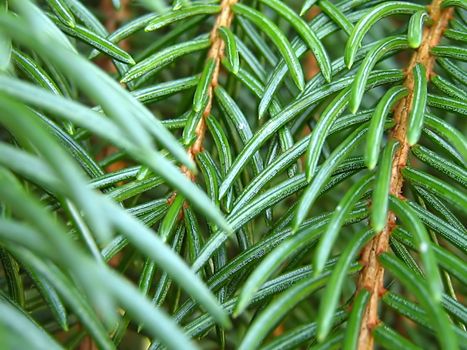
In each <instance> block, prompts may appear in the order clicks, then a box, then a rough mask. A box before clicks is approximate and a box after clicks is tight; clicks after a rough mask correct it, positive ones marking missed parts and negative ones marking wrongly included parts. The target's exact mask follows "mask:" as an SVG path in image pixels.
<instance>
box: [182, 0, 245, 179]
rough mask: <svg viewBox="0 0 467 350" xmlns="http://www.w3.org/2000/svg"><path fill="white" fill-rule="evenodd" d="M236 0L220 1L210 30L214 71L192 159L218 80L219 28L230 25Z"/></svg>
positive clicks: (199, 148) (188, 173)
mask: <svg viewBox="0 0 467 350" xmlns="http://www.w3.org/2000/svg"><path fill="white" fill-rule="evenodd" d="M237 1H238V0H222V3H221V12H220V14H219V15H218V16H217V19H216V22H215V24H214V27H213V28H212V30H211V33H210V38H211V48H210V50H209V52H208V58H212V59H213V60H214V65H215V67H214V73H213V74H212V79H211V83H210V84H209V88H208V102H207V104H206V107H205V108H204V111H203V114H202V117H201V119H200V121H199V123H198V125H197V127H196V139H195V142H194V143H193V144H192V145H191V146H190V147H189V148H188V150H187V153H188V156H189V157H190V158H191V159H192V160H194V159H195V158H196V155H197V154H198V153H200V152H201V151H202V150H203V141H204V137H205V134H206V118H208V117H209V114H211V109H212V99H213V93H214V88H215V87H216V86H217V84H218V81H219V72H220V64H221V60H222V58H223V57H224V49H225V44H224V41H223V40H222V38H221V37H220V36H219V28H221V27H227V28H229V27H230V24H231V23H232V18H233V12H232V10H231V6H232V5H234V4H235V3H236V2H237ZM181 170H182V172H183V173H185V175H186V176H187V177H188V178H190V179H191V180H192V181H194V180H195V175H194V174H193V173H192V172H191V171H190V170H188V169H187V168H186V167H185V166H182V167H181Z"/></svg>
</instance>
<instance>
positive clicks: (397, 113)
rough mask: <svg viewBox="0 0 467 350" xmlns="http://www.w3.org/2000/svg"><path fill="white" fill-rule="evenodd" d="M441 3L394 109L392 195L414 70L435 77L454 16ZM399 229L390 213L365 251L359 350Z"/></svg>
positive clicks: (405, 148) (368, 341)
mask: <svg viewBox="0 0 467 350" xmlns="http://www.w3.org/2000/svg"><path fill="white" fill-rule="evenodd" d="M441 3H442V0H434V1H433V2H432V4H431V6H430V11H429V12H430V17H431V19H432V21H433V25H432V26H431V27H430V28H425V30H424V32H423V40H422V44H421V46H420V47H419V48H418V50H417V51H415V52H414V54H413V55H412V58H411V60H410V63H409V66H408V67H407V70H406V78H405V82H404V85H405V86H406V87H407V89H408V91H409V94H408V95H407V97H405V98H404V99H402V100H401V101H400V102H399V103H398V104H397V106H396V107H395V109H394V122H395V126H394V128H393V129H392V131H391V138H393V139H396V140H397V141H399V144H400V146H399V149H398V151H397V152H396V154H395V156H394V159H393V163H392V173H391V187H390V194H391V195H393V196H397V197H399V198H402V197H403V195H402V186H403V177H402V174H401V170H402V169H403V168H404V167H405V166H406V164H407V158H408V155H409V151H410V146H409V144H408V142H407V136H406V135H407V121H408V118H409V112H410V109H411V108H412V99H413V87H414V77H413V74H412V70H413V68H414V66H415V65H416V64H417V63H420V64H422V65H423V66H424V67H425V69H426V74H427V78H430V76H431V75H432V74H433V66H434V63H435V58H434V57H433V56H432V55H431V54H430V50H431V48H432V47H434V46H436V45H437V44H438V43H439V41H440V40H441V38H442V35H443V32H444V30H445V29H446V28H447V26H448V22H449V19H450V18H451V16H452V11H453V10H452V9H442V8H441ZM395 226H396V217H395V215H394V214H393V213H389V215H388V220H387V224H386V227H385V228H384V230H383V231H382V232H381V233H380V234H378V236H376V237H375V238H373V240H372V241H371V242H370V243H369V244H368V245H367V246H366V247H365V248H364V249H363V251H362V256H361V262H362V264H363V266H364V268H363V269H362V271H361V272H360V276H359V279H358V287H357V288H358V290H360V289H363V288H365V289H367V290H368V291H369V292H370V293H371V297H370V301H369V303H368V306H367V308H366V310H365V313H364V316H363V320H362V325H361V327H360V336H359V343H358V349H361V350H369V349H373V344H374V341H373V336H372V334H371V331H372V329H373V328H374V327H376V325H378V323H379V317H378V301H379V297H380V296H381V295H382V294H383V293H384V287H383V278H384V269H383V267H382V266H381V265H380V263H379V262H378V255H379V254H381V253H383V252H386V251H388V250H389V236H390V235H391V233H392V230H393V229H394V227H395Z"/></svg>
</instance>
